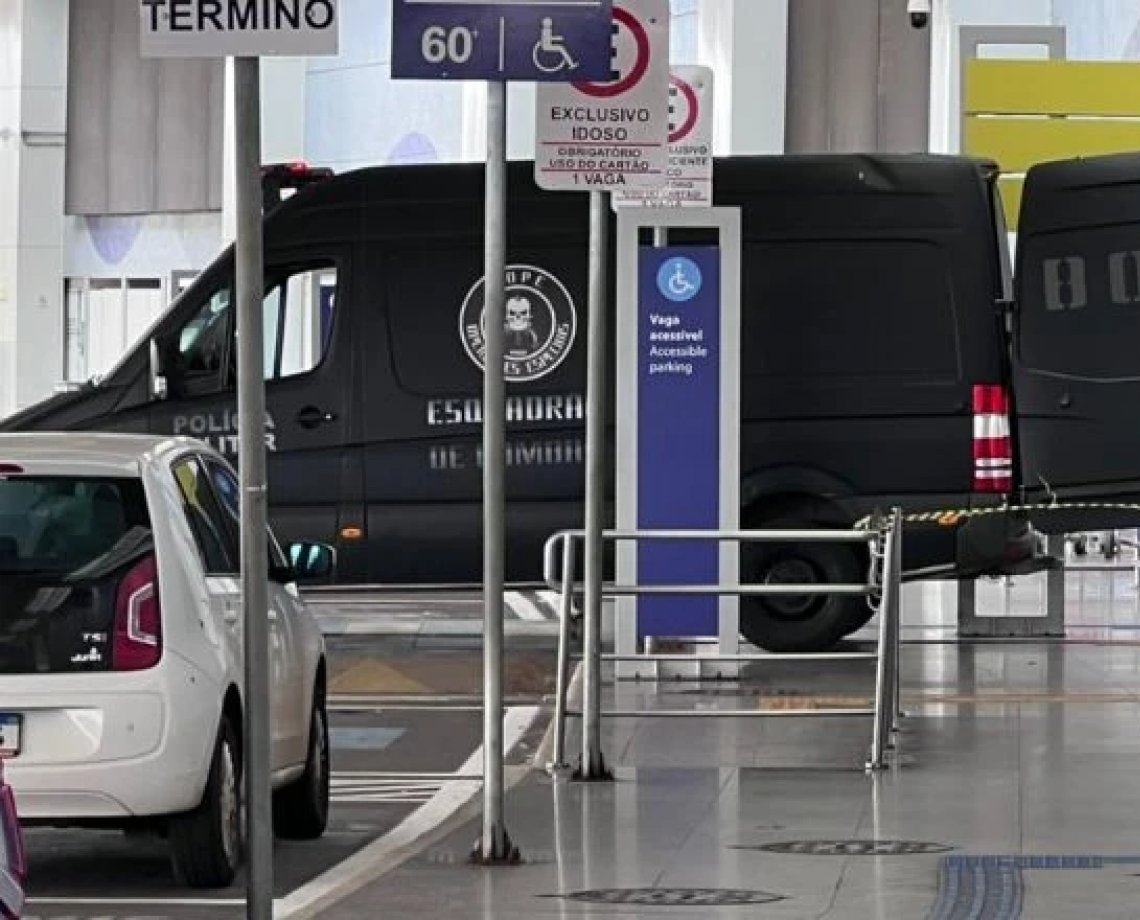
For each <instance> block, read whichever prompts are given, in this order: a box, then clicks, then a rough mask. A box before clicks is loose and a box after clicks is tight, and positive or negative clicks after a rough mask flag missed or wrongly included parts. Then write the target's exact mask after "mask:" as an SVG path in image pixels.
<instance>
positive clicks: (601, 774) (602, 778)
mask: <svg viewBox="0 0 1140 920" xmlns="http://www.w3.org/2000/svg"><path fill="white" fill-rule="evenodd" d="M570 778H571V779H572V780H573V781H574V782H576V783H612V782H613V781H614V775H613V772H612V771H611V770H610V768H609V767H607V766H606V761H605V758H604V757H602V756H601V755H600V754H599V755H598V762H597V763H595V764H591V765H590V766H589V767H587V766H586V765H585V764H583V763H581V762H579V764H578V766H577V768H576V769H575V770H574V773H573V775H572V776H571V777H570Z"/></svg>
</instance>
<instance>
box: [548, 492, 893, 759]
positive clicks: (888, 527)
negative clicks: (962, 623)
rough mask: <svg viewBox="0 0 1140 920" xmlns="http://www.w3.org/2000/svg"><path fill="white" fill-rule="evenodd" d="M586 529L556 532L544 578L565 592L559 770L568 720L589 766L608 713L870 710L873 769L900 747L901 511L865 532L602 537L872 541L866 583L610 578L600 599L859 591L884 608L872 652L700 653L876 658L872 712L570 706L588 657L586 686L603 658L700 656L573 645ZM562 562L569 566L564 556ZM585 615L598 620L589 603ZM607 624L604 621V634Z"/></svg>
mask: <svg viewBox="0 0 1140 920" xmlns="http://www.w3.org/2000/svg"><path fill="white" fill-rule="evenodd" d="M584 537H585V532H584V531H581V530H563V531H559V532H558V533H556V534H554V535H553V536H551V537H550V539H549V540H547V542H546V546H545V549H544V554H543V559H544V576H545V579H546V584H547V586H548V587H549V588H551V589H553V590H557V591H560V592H561V603H560V605H559V620H560V626H559V633H558V665H557V675H556V695H555V712H554V721H555V727H554V730H555V734H554V750H553V761H552V763H551V764H549V768H550V769H551V770H552V771H556V770H565V769H568V768H569V765H568V764H567V763H566V762H565V761H566V721H567V719H569V718H581V719H582V720H583V732H582V739H583V741H582V747H583V751H582V762H583V764H594V763H602V762H603V760H602V757H601V751H600V750H596V751H595V750H591V749H590V747H591V745H592V744H600V742H598V741H596V740H595V739H598V738H600V726H601V720H602V718H603V717H608V718H631V717H654V718H682V717H683V718H708V717H714V718H729V717H731V718H737V717H739V718H775V717H784V718H787V717H793V716H796V717H822V716H869V717H873V722H872V726H873V727H872V734H871V745H870V752H869V754H868V757H867V769H869V770H881V769H883V768H884V766H885V765H886V756H885V755H886V751H887V750H888V749H890V748H891V747H892V746H893V738H894V734H895V733H896V732H897V731H898V718H899V635H900V630H899V618H900V611H901V591H902V579H901V576H902V514H901V512H900V511H899V509H897V508H896V509H894V510H892V512H891V513H890V514H889V515H887V516H885V517H880V518H878V519H877V520H876V521H874V522H873V523H872V525H871V526H870V527H869V528H868V529H867V530H738V531H716V530H627V531H617V530H610V531H605V532H604V533H603V535H602V537H603V540H605V541H607V542H612V543H617V542H623V541H625V542H638V541H645V540H703V541H714V542H718V543H724V542H731V543H735V544H737V545H741V544H744V543H855V544H858V543H862V544H866V545H867V547H868V550H869V555H870V560H871V562H870V566H869V567H868V575H867V580H866V581H865V582H864V583H862V584H832V585H820V584H804V585H794V584H779V585H768V584H736V585H708V584H705V585H694V584H670V585H662V584H652V585H636V584H607V585H604V586H603V588H602V597H603V599H604V598H606V597H639V596H647V595H673V596H677V595H681V596H709V595H713V596H733V595H735V596H740V597H750V596H757V595H768V596H772V595H785V596H787V595H803V594H811V595H845V596H852V595H859V596H865V597H867V598H868V599H869V601H870V602H871V604H872V606H873V607H874V608H875V610H876V612H877V613H878V614H879V634H878V638H877V643H876V649H875V651H873V652H821V653H818V654H788V655H779V654H758V655H715V656H702V657H701V658H700V660H701V661H702V662H706V661H712V662H725V663H733V664H736V663H741V664H743V663H748V662H765V661H780V662H788V661H793V662H819V661H874V662H875V665H876V670H875V698H874V705H873V707H872V708H831V709H812V710H786V709H781V710H765V709H745V710H728V709H721V710H710V709H704V710H688V709H681V710H678V709H656V710H654V709H647V710H633V709H609V710H603V709H602V707H601V703H600V699H599V697H598V696H597V695H593V699H592V701H590V700H589V697H588V702H589V704H588V705H585V706H583V708H582V709H576V710H575V709H570V708H569V705H568V700H569V684H570V679H571V676H570V662H571V660H581V661H582V671H583V684H586V685H588V684H590V682H591V681H592V680H596V679H597V675H599V674H600V671H601V665H602V662H603V661H606V662H614V661H637V662H663V661H692V660H694V659H693V657H692V656H687V655H677V654H650V653H645V654H638V655H618V654H607V653H602V652H601V651H600V649H599V650H598V653H597V655H596V656H586V655H583V654H582V652H581V651H579V652H578V653H576V654H575V653H572V652H571V649H570V643H571V635H570V624H571V620H572V619H573V617H574V598H575V596H576V595H580V594H581V593H582V590H583V586H582V585H581V583H579V582H576V581H575V571H576V555H577V554H576V546H577V543H578V542H579V541H581V540H582V539H584ZM559 558H561V571H559V565H558V559H559ZM582 615H583V616H584V617H590V616H592V615H596V613H595V614H591V611H590V610H588V609H585V610H583V614H582ZM600 625H601V624H597V630H598V632H597V633H596V634H600Z"/></svg>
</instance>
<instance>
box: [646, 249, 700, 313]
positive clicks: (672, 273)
mask: <svg viewBox="0 0 1140 920" xmlns="http://www.w3.org/2000/svg"><path fill="white" fill-rule="evenodd" d="M703 283H704V279H703V277H702V276H701V269H700V267H699V266H698V265H697V263H696V262H694V261H693V260H692V259H687V258H685V257H684V256H676V257H675V258H672V259H668V260H667V261H666V262H665V263H664V264H663V265H662V266H661V268H660V269H659V270H658V272H657V290H659V291H660V292H661V295H662V296H663V297H665V298H666V299H667V300H671V301H673V302H674V303H684V302H685V301H688V300H692V299H693V298H694V297H696V296H697V295H698V294H699V293H700V292H701V286H702V284H703Z"/></svg>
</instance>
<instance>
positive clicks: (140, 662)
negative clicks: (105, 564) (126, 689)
mask: <svg viewBox="0 0 1140 920" xmlns="http://www.w3.org/2000/svg"><path fill="white" fill-rule="evenodd" d="M161 658H162V607H161V605H160V604H159V599H158V566H157V564H156V563H155V558H154V556H147V557H146V558H145V559H143V560H142V561H141V562H139V563H138V564H137V565H136V566H135V567H134V568H132V569H131V570H130V571H129V572H127V574H126V575H125V576H124V577H123V580H122V581H121V582H120V583H119V591H118V594H117V595H116V597H115V644H114V648H113V651H112V655H111V661H112V668H113V669H114V670H116V671H144V670H146V669H147V668H153V667H154V666H155V665H156V664H158V662H159V659H161Z"/></svg>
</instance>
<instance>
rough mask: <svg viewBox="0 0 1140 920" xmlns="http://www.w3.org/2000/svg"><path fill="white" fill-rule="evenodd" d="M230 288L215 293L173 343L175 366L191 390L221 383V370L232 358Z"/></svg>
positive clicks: (213, 387) (209, 388) (214, 387)
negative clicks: (175, 351)
mask: <svg viewBox="0 0 1140 920" xmlns="http://www.w3.org/2000/svg"><path fill="white" fill-rule="evenodd" d="M231 301H232V298H231V296H230V289H229V288H228V287H226V288H222V289H221V290H219V291H217V292H215V293H214V295H213V296H212V297H211V298H210V299H209V300H207V301H206V303H205V304H203V305H202V308H201V309H200V310H199V311H198V313H197V314H196V315H195V316H194V318H193V319H191V320H190V322H188V323H187V324H186V325H185V326H183V327H182V331H181V332H180V333H179V336H178V341H177V342H176V343H175V345H176V350H177V356H178V358H177V364H178V367H177V370H178V373H179V376H180V379H181V381H182V383H183V384H184V386H185V387H186V388H187V390H188V392H190V393H208V392H213V391H215V390H217V389H218V388H219V387H220V386H222V385H223V381H222V379H221V374H222V372H223V371H224V370H225V368H226V366H227V364H228V362H229V361H230V360H231V351H232V342H233V324H232V321H231V313H232V310H231Z"/></svg>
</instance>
